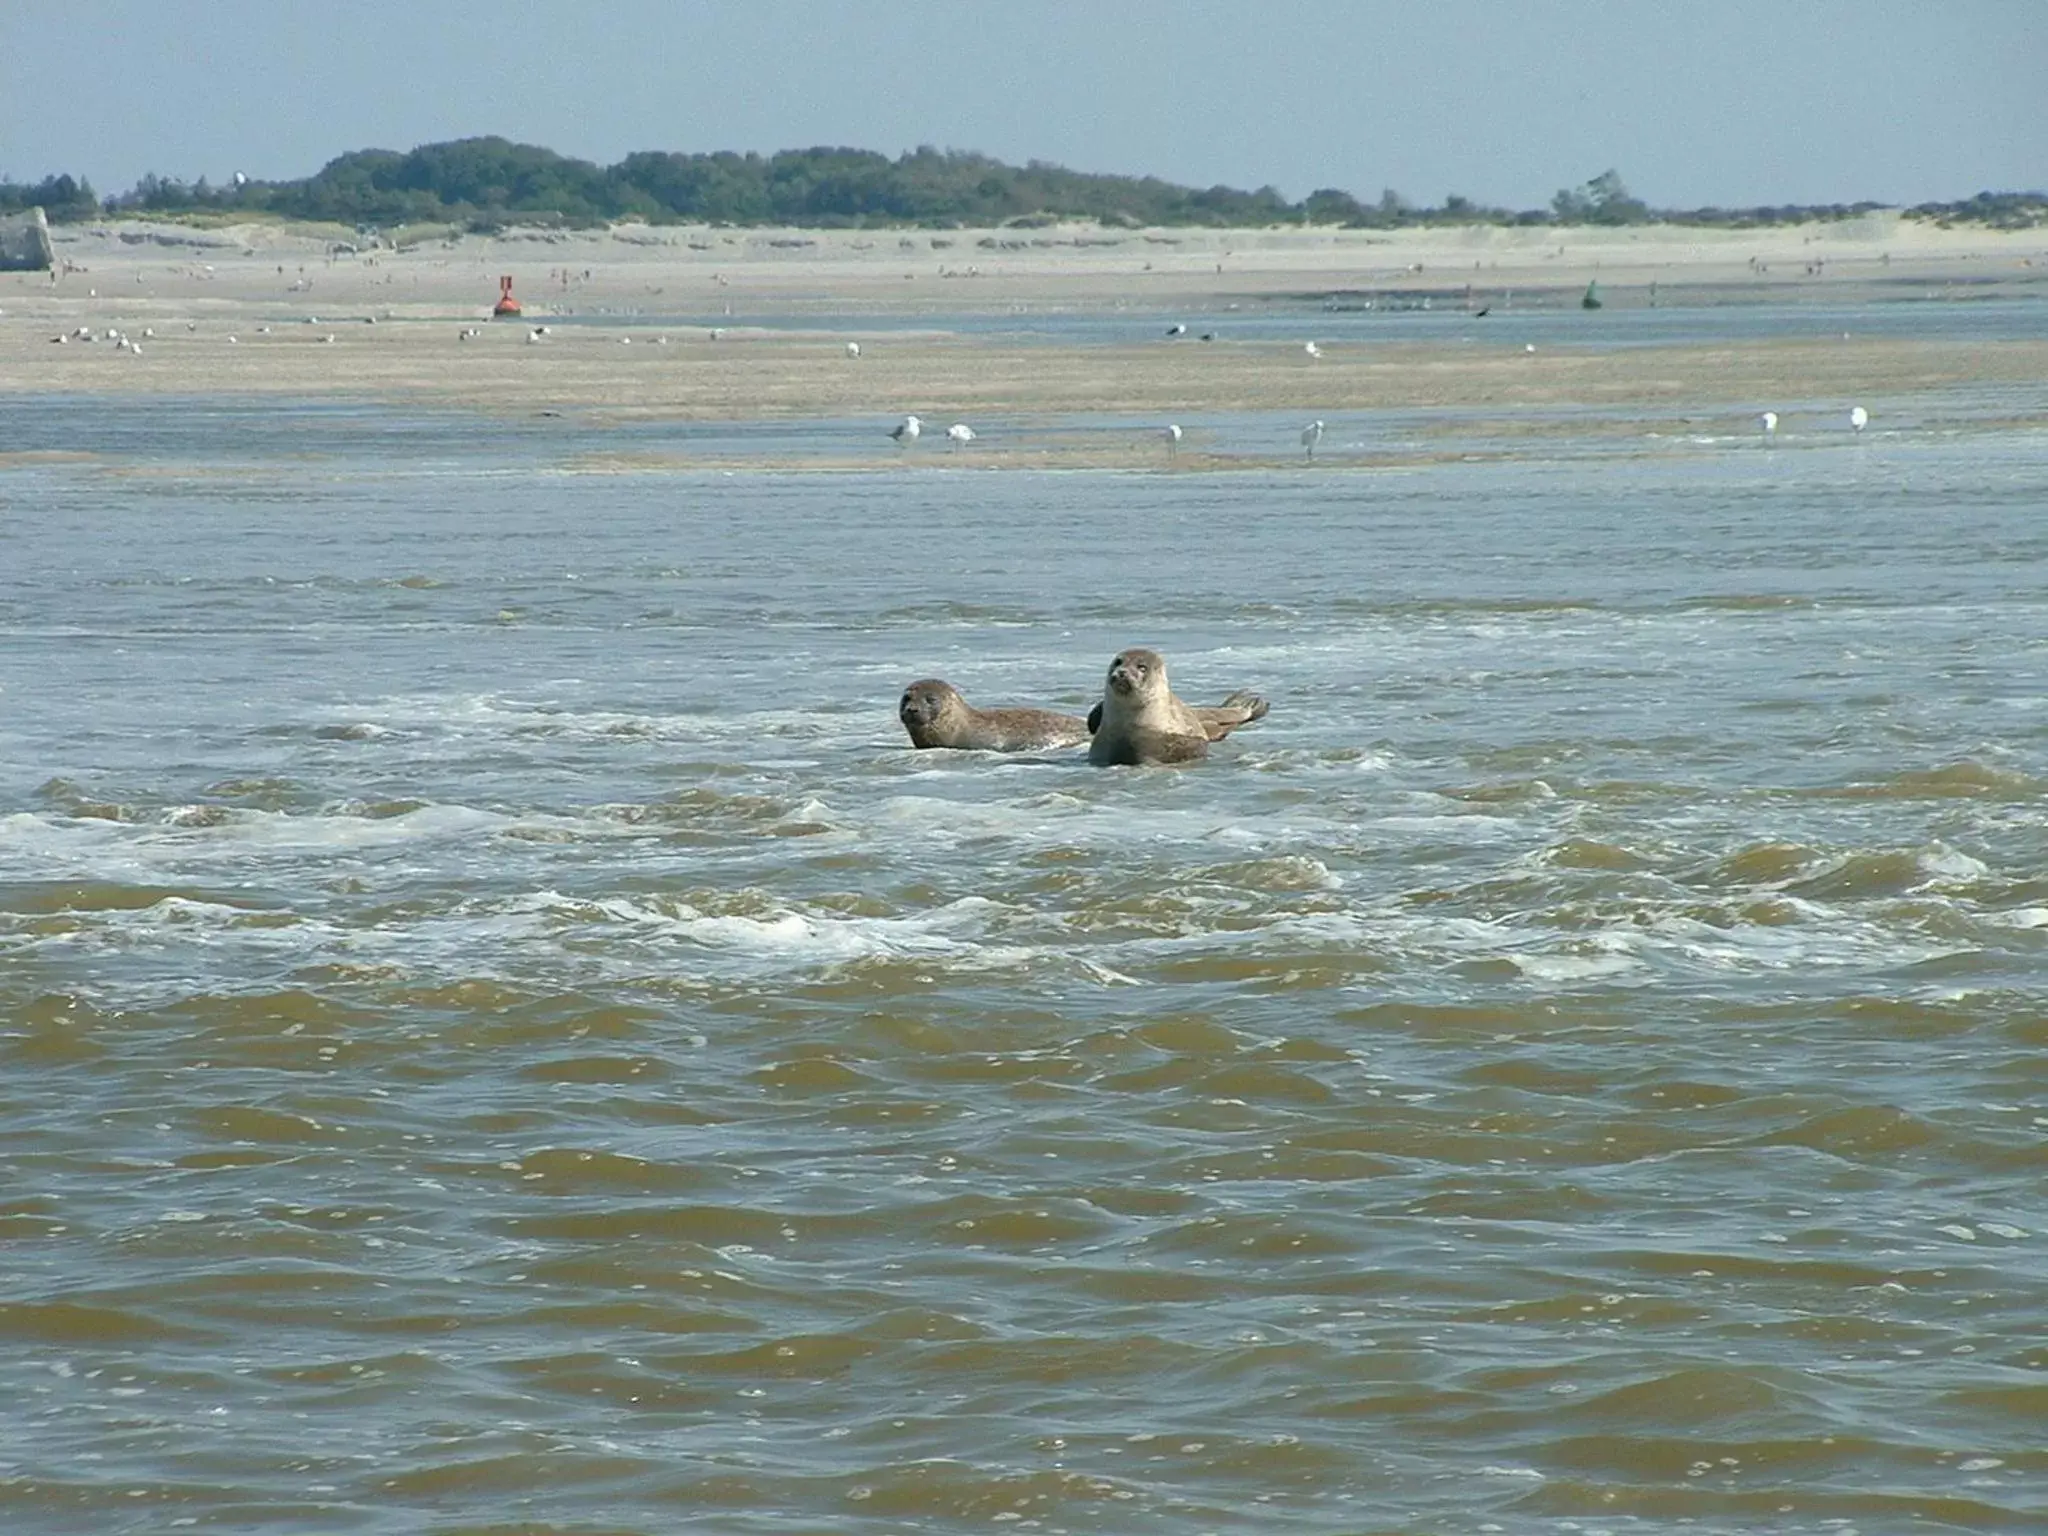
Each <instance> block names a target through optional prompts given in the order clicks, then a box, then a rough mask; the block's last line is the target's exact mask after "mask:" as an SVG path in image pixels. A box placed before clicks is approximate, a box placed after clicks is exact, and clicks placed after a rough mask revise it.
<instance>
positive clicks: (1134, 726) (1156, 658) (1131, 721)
mask: <svg viewBox="0 0 2048 1536" xmlns="http://www.w3.org/2000/svg"><path fill="white" fill-rule="evenodd" d="M1208 755H1209V732H1208V729H1207V727H1205V726H1204V725H1203V723H1202V719H1201V717H1200V716H1199V715H1197V714H1196V713H1195V712H1194V711H1193V710H1192V709H1189V708H1188V707H1187V705H1185V704H1183V703H1181V701H1180V700H1179V699H1177V698H1175V697H1174V696H1173V688H1172V686H1171V685H1170V684H1169V683H1168V682H1167V680H1166V658H1165V657H1164V656H1161V655H1160V654H1159V653H1158V652H1157V651H1148V650H1143V649H1133V650H1128V651H1119V652H1118V653H1117V655H1116V658H1115V659H1114V660H1113V661H1111V662H1110V664H1109V676H1108V678H1107V680H1106V681H1105V683H1104V685H1103V690H1102V715H1101V719H1100V723H1099V724H1098V725H1097V726H1096V729H1095V739H1094V740H1093V741H1091V742H1090V743H1089V744H1088V761H1089V762H1091V763H1093V764H1095V765H1096V766H1097V767H1098V768H1109V767H1118V766H1137V765H1151V764H1167V763H1192V762H1199V761H1200V760H1201V759H1202V758H1204V757H1207V756H1208Z"/></svg>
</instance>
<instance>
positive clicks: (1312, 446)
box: [1301, 420, 1323, 458]
mask: <svg viewBox="0 0 2048 1536" xmlns="http://www.w3.org/2000/svg"><path fill="white" fill-rule="evenodd" d="M1322 440H1323V424H1322V422H1321V421H1320V420H1317V421H1312V422H1310V423H1309V424H1308V425H1307V426H1305V427H1303V428H1302V429H1301V446H1302V447H1303V448H1305V449H1306V450H1307V451H1308V456H1309V457H1310V458H1314V457H1315V456H1316V444H1317V443H1320V442H1321V441H1322Z"/></svg>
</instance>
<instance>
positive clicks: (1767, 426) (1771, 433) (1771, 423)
mask: <svg viewBox="0 0 2048 1536" xmlns="http://www.w3.org/2000/svg"><path fill="white" fill-rule="evenodd" d="M1756 424H1757V425H1758V426H1760V427H1762V428H1763V429H1764V436H1765V437H1776V436H1777V435H1778V413H1777V412H1776V411H1765V412H1764V413H1763V415H1761V416H1759V417H1757V419H1756Z"/></svg>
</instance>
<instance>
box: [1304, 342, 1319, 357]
mask: <svg viewBox="0 0 2048 1536" xmlns="http://www.w3.org/2000/svg"><path fill="white" fill-rule="evenodd" d="M1301 350H1302V351H1304V352H1306V353H1307V354H1308V355H1309V356H1310V357H1321V356H1322V355H1323V349H1322V348H1321V347H1319V346H1317V345H1316V344H1315V343H1314V342H1312V341H1305V342H1303V343H1302V344H1301Z"/></svg>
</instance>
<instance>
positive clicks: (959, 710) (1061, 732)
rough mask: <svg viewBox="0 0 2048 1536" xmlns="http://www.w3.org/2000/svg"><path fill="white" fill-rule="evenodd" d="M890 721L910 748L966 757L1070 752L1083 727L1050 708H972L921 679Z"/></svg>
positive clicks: (944, 686)
mask: <svg viewBox="0 0 2048 1536" xmlns="http://www.w3.org/2000/svg"><path fill="white" fill-rule="evenodd" d="M896 718H897V719H899V720H901V721H902V722H903V728H904V729H905V730H906V731H908V732H910V744H911V745H912V746H914V747H958V748H961V749H962V750H965V751H970V752H1037V751H1041V750H1043V749H1044V748H1046V747H1076V746H1079V745H1080V744H1081V743H1082V742H1084V741H1086V740H1087V739H1088V722H1087V721H1086V720H1083V719H1081V718H1080V717H1079V716H1077V715H1062V714H1059V713H1057V712H1056V711H1054V710H1050V709H976V708H975V707H974V706H973V705H972V704H969V703H968V702H967V700H966V699H964V698H962V697H961V696H960V690H959V689H957V688H955V687H954V686H953V685H952V684H951V683H949V682H946V681H944V680H943V679H941V678H936V677H927V678H921V679H920V680H918V681H917V682H914V683H912V684H911V685H910V686H909V687H908V688H906V689H904V690H903V698H902V700H901V702H899V703H898V704H897V706H896Z"/></svg>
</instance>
